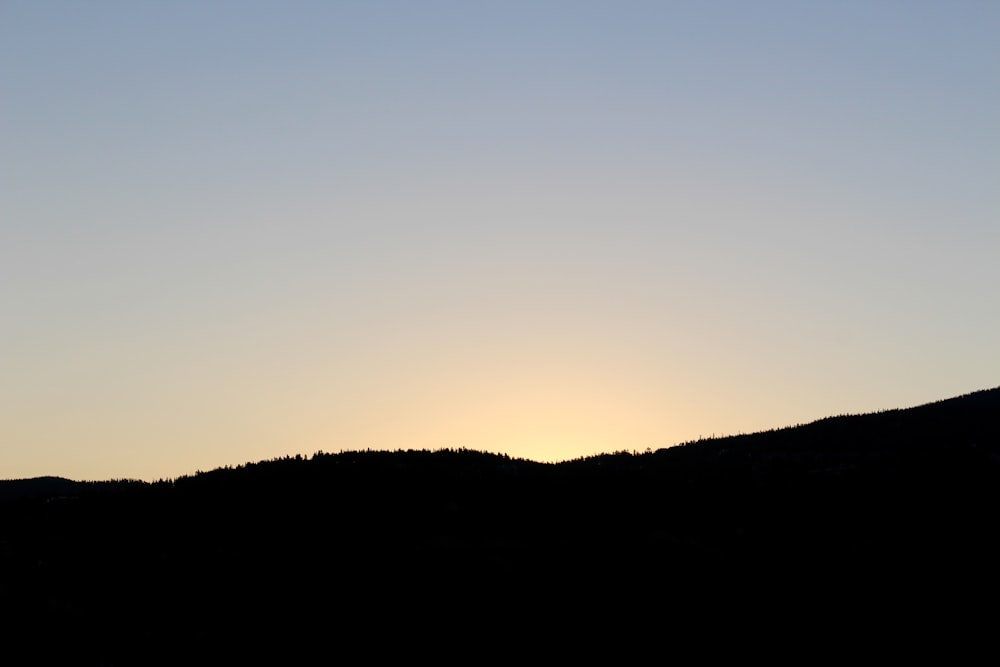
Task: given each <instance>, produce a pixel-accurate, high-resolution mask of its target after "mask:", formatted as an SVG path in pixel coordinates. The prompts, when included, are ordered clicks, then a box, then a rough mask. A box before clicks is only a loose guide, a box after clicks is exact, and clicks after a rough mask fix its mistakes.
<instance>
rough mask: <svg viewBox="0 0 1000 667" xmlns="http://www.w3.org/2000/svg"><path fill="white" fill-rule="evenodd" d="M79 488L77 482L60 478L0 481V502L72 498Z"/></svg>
mask: <svg viewBox="0 0 1000 667" xmlns="http://www.w3.org/2000/svg"><path fill="white" fill-rule="evenodd" d="M79 487H80V484H79V482H74V481H73V480H70V479H64V478H62V477H34V478H31V479H7V480H0V501H4V500H13V499H17V498H52V497H57V496H72V495H73V494H75V493H76V492H77V490H78V489H79Z"/></svg>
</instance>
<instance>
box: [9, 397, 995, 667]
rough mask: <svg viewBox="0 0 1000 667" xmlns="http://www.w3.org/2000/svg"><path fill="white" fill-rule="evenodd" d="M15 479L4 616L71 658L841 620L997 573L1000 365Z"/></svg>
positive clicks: (120, 660)
mask: <svg viewBox="0 0 1000 667" xmlns="http://www.w3.org/2000/svg"><path fill="white" fill-rule="evenodd" d="M42 491H44V492H42ZM0 498H6V500H4V501H3V502H0V522H2V526H3V530H4V532H3V535H2V537H0V566H2V570H3V572H5V573H6V575H5V578H4V580H3V583H2V584H0V595H2V599H3V600H4V602H5V604H4V606H3V610H4V611H3V614H4V617H3V618H2V619H0V620H2V621H3V622H4V627H6V628H12V629H15V630H12V632H11V635H10V636H16V637H20V638H22V639H26V640H30V639H34V640H37V641H40V642H43V643H44V645H45V646H46V647H47V650H48V651H49V652H50V653H51V652H54V653H52V655H54V656H55V657H54V660H55V658H58V659H59V660H69V659H72V660H73V661H74V663H75V664H107V665H112V664H136V656H138V655H142V656H143V659H142V660H139V661H138V662H139V663H141V664H154V663H156V664H175V663H177V662H183V663H185V664H196V663H200V664H208V663H213V664H215V663H218V662H223V663H226V662H233V661H236V660H242V659H250V658H257V659H262V657H263V656H264V655H266V654H267V652H268V651H273V652H275V653H276V654H277V655H278V656H280V659H281V660H282V661H283V662H284V663H295V662H296V660H295V655H296V654H297V652H301V655H302V656H305V655H311V654H312V653H311V652H314V651H316V650H335V651H337V652H338V653H339V652H341V651H346V650H348V649H351V648H352V647H353V648H354V649H358V650H360V649H359V648H358V647H359V646H360V645H361V644H364V646H365V647H367V649H366V650H376V649H378V650H382V651H385V650H389V649H388V647H390V646H397V647H398V646H404V645H405V646H406V647H407V650H408V651H410V652H411V655H412V654H413V653H415V652H418V651H419V649H424V650H431V651H435V652H436V653H435V654H436V655H441V654H442V652H444V653H448V652H454V653H456V655H457V654H458V653H460V651H459V650H458V647H459V646H460V642H458V640H457V639H455V637H458V636H461V637H466V638H469V637H478V638H480V639H482V640H484V641H489V642H491V643H490V644H489V646H492V647H494V648H496V647H497V645H503V646H506V647H508V648H516V649H517V650H536V649H531V648H530V647H531V646H533V644H532V642H533V641H539V640H540V639H543V638H548V639H551V637H552V636H553V635H552V633H554V632H556V626H557V627H559V628H564V629H563V630H561V632H564V633H568V634H566V635H565V636H567V637H572V639H571V640H570V645H568V646H566V645H564V646H562V648H561V650H562V651H563V653H562V654H561V655H562V656H563V658H566V657H567V656H568V652H569V651H570V650H572V649H574V648H575V649H582V648H583V647H584V646H587V645H590V643H593V642H596V641H598V639H599V638H601V637H609V636H613V637H615V638H616V639H615V641H616V642H617V641H625V639H624V637H626V636H631V639H629V641H630V642H632V643H635V642H636V636H635V633H645V634H641V637H642V638H643V639H644V640H646V641H648V640H650V638H651V637H654V636H655V637H657V638H658V641H669V642H673V643H674V644H675V645H677V646H679V645H680V643H681V642H687V641H689V640H690V638H691V637H693V636H698V637H703V636H704V635H705V633H706V632H707V631H708V629H709V628H711V632H712V633H714V634H716V635H718V633H723V634H725V636H726V637H727V638H728V639H727V641H733V640H734V638H735V637H736V636H739V637H740V638H741V641H746V642H750V643H751V644H754V643H759V642H760V641H761V640H762V638H765V637H768V636H770V635H769V634H768V633H769V632H774V629H775V627H776V626H780V627H781V628H782V632H783V633H787V632H790V631H791V628H795V631H796V632H797V633H799V634H800V635H801V634H802V633H807V634H808V633H810V632H812V633H815V634H816V636H818V637H823V641H827V642H829V641H832V638H831V637H832V635H837V636H838V637H839V639H837V641H838V642H839V643H840V644H843V643H844V642H846V641H848V638H854V639H858V638H859V637H860V636H861V635H865V633H866V632H868V633H870V632H871V631H872V629H873V628H877V629H879V630H878V631H879V632H881V633H883V635H884V634H885V633H886V632H887V630H886V627H887V626H886V625H885V618H887V617H891V618H892V619H893V622H894V623H897V624H898V623H903V627H906V628H908V631H909V632H913V631H915V629H916V628H923V627H925V626H926V625H927V624H936V623H940V622H941V621H942V619H941V615H942V611H943V610H945V609H947V610H948V615H949V618H951V619H954V618H956V617H957V616H962V615H961V614H960V613H959V612H958V611H957V610H959V609H966V608H970V607H968V604H969V603H968V601H967V599H970V598H971V599H972V601H973V603H977V604H978V603H981V602H985V601H987V600H989V596H991V595H994V594H995V593H996V592H998V590H1000V586H998V585H997V563H1000V558H998V557H1000V521H998V517H1000V513H998V510H1000V388H997V389H991V390H984V391H979V392H975V393H971V394H967V395H965V396H960V397H956V398H953V399H948V400H943V401H939V402H936V403H931V404H927V405H923V406H918V407H913V408H908V409H899V410H887V411H884V412H879V413H873V414H864V415H847V416H839V417H831V418H827V419H821V420H818V421H816V422H813V423H810V424H804V425H800V426H795V427H788V428H782V429H776V430H773V431H768V432H761V433H754V434H749V435H740V436H732V437H725V438H713V439H706V440H701V441H697V442H691V443H686V444H683V445H680V446H677V447H671V448H668V449H661V450H658V451H655V452H647V453H643V454H638V453H627V452H616V453H608V454H604V455H600V456H594V457H586V458H581V459H577V460H573V461H567V462H564V463H559V464H542V463H537V462H533V461H528V460H523V459H514V458H510V457H507V456H503V455H496V454H488V453H483V452H476V451H470V450H440V451H433V452H431V451H413V450H408V451H402V450H400V451H394V452H386V451H353V452H342V453H337V454H325V453H317V454H315V455H313V456H311V457H301V456H299V457H286V458H281V459H275V460H271V461H262V462H257V463H247V464H244V465H239V466H235V467H226V468H220V469H217V470H212V471H208V472H199V473H197V474H194V475H189V476H184V477H181V478H178V479H175V480H166V481H160V482H156V483H145V482H137V481H130V480H118V481H113V480H112V481H105V482H71V481H69V480H52V479H48V480H34V481H33V482H31V483H27V482H26V481H25V480H19V481H16V482H0ZM959 601H961V607H958V606H957V605H958V604H959ZM989 601H990V603H991V604H992V600H989ZM963 618H964V616H963ZM983 618H986V619H988V618H989V617H988V616H986V617H983ZM554 624H555V626H554ZM936 627H937V631H938V632H940V629H941V627H943V626H940V625H937V626H936ZM565 628H570V629H571V630H566V629H565ZM651 632H652V633H655V634H652V635H651V634H649V633H651ZM664 633H666V634H664ZM53 636H56V637H59V638H60V640H59V642H57V644H56V645H53V643H52V642H51V641H48V642H46V639H45V638H46V637H53ZM845 636H846V637H847V638H845ZM404 638H405V641H404ZM448 638H451V639H448ZM867 639H871V637H870V636H868V637H867ZM365 642H371V643H365ZM456 642H458V643H456ZM749 645H750V644H748V645H747V646H749ZM623 646H624V644H622V645H621V646H619V648H622V647H623ZM710 646H711V644H703V645H701V649H702V650H709V647H710ZM379 647H380V648H379ZM477 650H478V651H480V653H479V654H477V655H479V656H480V657H481V656H482V655H490V654H491V653H490V652H489V651H488V650H487V649H486V648H483V647H480V648H479V649H477ZM490 650H492V649H490ZM622 650H624V649H623V648H622ZM533 655H534V654H533ZM383 657H385V656H383Z"/></svg>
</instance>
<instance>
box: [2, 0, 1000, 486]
mask: <svg viewBox="0 0 1000 667" xmlns="http://www.w3.org/2000/svg"><path fill="white" fill-rule="evenodd" d="M998 35H1000V3H998V2H993V1H991V0H984V1H982V2H967V1H959V0H939V1H935V2H924V1H920V0H907V1H898V2H897V1H889V0H863V1H856V2H855V1H852V0H846V1H838V2H820V1H817V2H803V1H800V0H795V1H791V0H790V1H787V2H779V1H768V0H763V1H760V2H743V1H732V2H729V1H723V0H719V1H715V2H712V1H705V2H685V1H676V2H674V1H668V0H663V1H659V2H637V1H632V0H608V1H606V2H605V1H602V2H597V1H587V0H574V1H556V0H532V1H531V2H520V1H517V0H505V1H497V2H493V1H488V0H484V1H469V0H458V1H454V2H438V1H435V0H431V1H420V0H416V1H405V2H404V1H400V2H384V1H380V0H368V1H364V2H361V1H358V2H349V1H344V2H335V1H333V0H331V1H323V2H302V1H294V0H290V1H280V2H279V1H274V2H254V1H248V0H240V1H235V0H234V1H220V0H197V1H187V0H171V1H170V2H135V1H132V0H127V1H126V0H122V1H114V2H113V1H104V0H94V1H92V2H90V1H88V2H77V1H75V0H74V1H65V2H63V1H55V0H0V306H2V309H0V478H17V477H31V476H38V475H61V476H65V477H70V478H74V479H109V478H122V477H129V478H138V479H149V480H152V479H158V478H169V477H176V476H179V475H183V474H189V473H192V472H194V471H196V470H208V469H212V468H215V467H219V466H223V465H229V464H232V465H237V464H241V463H245V462H248V461H256V460H261V459H269V458H274V457H279V456H284V455H288V454H291V455H294V454H298V453H301V454H304V455H308V454H311V453H313V452H316V451H318V450H323V451H327V452H335V451H338V450H342V449H365V448H373V449H408V448H416V449H423V448H427V449H438V448H442V447H467V448H470V449H478V450H483V451H490V452H504V453H508V454H510V455H511V456H517V457H525V458H531V459H534V460H538V461H559V460H565V459H570V458H576V457H580V456H589V455H592V454H596V453H600V452H606V451H616V450H622V449H625V450H645V449H646V448H647V447H649V448H653V449H656V448H659V447H665V446H670V445H673V444H677V443H680V442H685V441H689V440H693V439H697V438H699V437H700V436H706V437H707V436H710V435H712V434H715V435H727V434H733V433H741V432H751V431H756V430H762V429H768V428H772V427H781V426H788V425H792V424H797V423H803V422H807V421H812V420H814V419H817V418H821V417H824V416H828V415H832V414H843V413H857V412H867V411H873V410H879V409H884V408H894V407H906V406H909V405H916V404H920V403H924V402H928V401H933V400H937V399H940V398H947V397H949V396H952V395H957V394H962V393H966V392H969V391H974V390H977V389H984V388H988V387H994V386H997V385H998V384H1000V337H998V334H1000V296H998V291H997V290H998V286H1000V39H998V38H997V36H998Z"/></svg>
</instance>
